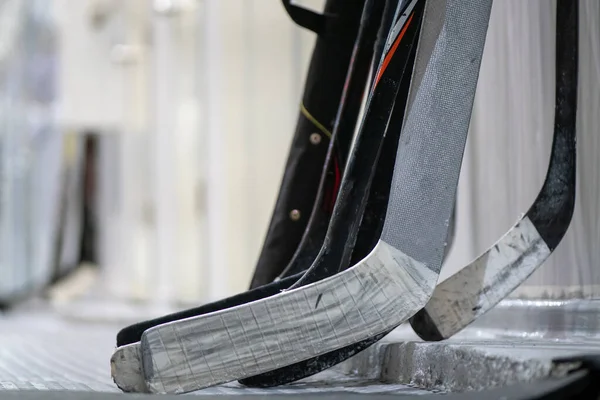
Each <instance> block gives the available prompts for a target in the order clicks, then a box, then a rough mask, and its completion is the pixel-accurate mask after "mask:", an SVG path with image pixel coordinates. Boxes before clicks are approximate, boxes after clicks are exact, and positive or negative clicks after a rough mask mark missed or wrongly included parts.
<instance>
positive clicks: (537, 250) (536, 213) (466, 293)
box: [410, 0, 578, 340]
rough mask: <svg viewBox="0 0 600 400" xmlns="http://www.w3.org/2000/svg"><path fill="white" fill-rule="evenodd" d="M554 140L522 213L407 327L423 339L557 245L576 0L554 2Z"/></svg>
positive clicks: (522, 274) (512, 282)
mask: <svg viewBox="0 0 600 400" xmlns="http://www.w3.org/2000/svg"><path fill="white" fill-rule="evenodd" d="M556 23H557V33H556V105H555V115H554V139H553V143H552V152H551V155H550V162H549V166H548V172H547V174H546V179H545V181H544V184H543V186H542V189H541V190H540V192H539V194H538V196H537V198H536V199H535V201H534V203H533V205H532V206H531V208H529V210H528V211H527V213H526V214H525V215H524V216H523V217H522V218H520V219H519V221H518V222H517V223H516V224H515V225H514V226H513V227H512V228H511V229H510V230H509V231H508V232H507V233H505V234H504V236H502V237H501V238H500V239H499V240H498V241H497V242H496V243H495V244H494V245H493V246H492V247H490V248H489V249H488V250H487V251H485V252H484V253H483V254H482V255H481V256H479V257H478V258H477V259H475V261H473V262H472V263H470V264H469V265H467V266H466V267H464V268H463V269H461V270H460V271H458V272H457V273H456V274H454V275H452V276H451V277H450V278H448V279H446V280H445V281H443V282H441V283H440V284H439V285H438V286H437V287H436V289H435V291H434V292H433V296H432V297H431V299H430V300H429V302H428V303H427V305H426V306H425V308H424V309H423V310H421V311H419V312H418V313H417V314H416V315H415V316H414V317H413V318H411V320H410V323H411V326H412V328H413V329H414V331H415V332H416V333H417V334H418V335H419V336H420V337H421V338H423V339H425V340H442V339H446V338H449V337H450V336H452V335H453V334H455V333H457V332H458V331H460V330H461V329H463V328H464V327H466V326H467V325H469V324H470V323H471V322H473V321H474V320H475V319H477V318H478V317H479V316H481V315H483V314H484V313H486V312H487V311H489V310H490V309H491V308H493V307H494V306H495V305H496V304H498V302H500V300H502V299H503V298H505V297H506V296H508V295H509V294H510V293H511V292H512V291H513V290H514V289H516V288H517V287H518V286H519V285H520V284H521V283H522V282H523V281H524V280H525V279H526V278H527V277H529V276H530V275H531V274H532V273H533V272H534V271H535V270H536V269H537V268H538V267H539V266H540V265H541V264H542V263H543V262H544V261H545V260H546V259H547V258H548V257H549V256H550V254H552V252H553V251H554V249H556V247H557V246H558V244H559V243H560V241H561V239H562V238H563V236H564V235H565V233H566V231H567V229H568V227H569V224H570V222H571V217H572V215H573V209H574V207H575V184H576V174H575V171H576V116H577V81H578V77H577V68H578V51H577V50H578V49H577V48H578V32H577V26H578V25H577V24H578V2H577V1H571V0H559V1H558V4H557V20H556Z"/></svg>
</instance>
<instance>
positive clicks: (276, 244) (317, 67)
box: [250, 0, 370, 288]
mask: <svg viewBox="0 0 600 400" xmlns="http://www.w3.org/2000/svg"><path fill="white" fill-rule="evenodd" d="M364 2H365V0H350V1H349V0H328V1H327V2H326V4H325V9H324V14H322V15H321V14H316V13H309V14H306V15H305V14H302V10H303V9H302V8H301V7H298V6H293V7H292V8H288V7H286V10H288V12H290V16H291V17H292V18H293V19H294V21H296V22H297V19H298V18H294V16H297V15H305V16H304V17H303V18H301V21H304V22H310V21H313V20H318V21H319V23H318V25H319V26H321V27H322V29H320V30H318V31H317V40H316V43H315V47H314V50H313V54H312V58H311V61H310V65H309V69H308V73H307V76H306V83H305V85H304V94H303V95H302V103H301V105H300V112H299V116H298V122H297V125H296V131H295V133H294V137H293V139H292V143H291V145H290V150H289V154H288V158H287V161H286V165H285V172H284V176H283V177H282V180H281V185H280V188H279V194H278V197H277V201H276V203H275V206H274V208H273V214H272V216H271V220H270V222H269V226H268V228H267V233H266V235H265V238H264V240H263V246H262V249H261V252H260V255H259V257H258V260H257V262H256V266H255V269H254V273H253V277H252V279H251V285H250V287H251V288H255V287H258V286H261V285H263V284H266V283H269V282H271V281H273V279H274V278H275V277H277V276H278V275H279V274H280V273H281V271H282V270H283V269H284V268H285V266H286V265H287V264H288V263H289V262H290V260H291V259H292V257H293V255H294V254H295V253H296V251H297V248H298V247H299V246H302V242H303V241H304V242H305V241H306V240H305V239H304V237H305V236H307V235H308V236H309V238H311V239H312V240H313V241H315V242H319V245H320V242H322V240H323V237H324V236H325V232H326V230H327V224H328V222H329V218H330V216H331V209H330V208H325V209H323V210H321V207H322V202H323V200H322V199H321V200H320V199H319V193H320V192H321V191H323V190H324V189H323V188H322V186H323V185H324V183H323V182H322V179H321V180H320V179H319V178H320V177H321V176H322V175H324V174H327V177H328V179H327V182H326V184H327V191H328V193H330V194H329V196H330V197H331V196H334V195H335V193H336V191H337V186H336V183H335V174H336V173H337V174H341V172H340V170H341V168H343V164H342V162H341V160H342V159H345V158H346V157H347V155H348V152H349V142H350V141H351V138H352V132H350V133H346V132H342V134H341V135H339V136H341V137H338V138H337V141H338V142H339V144H337V145H336V143H335V142H336V140H334V138H333V137H331V136H332V134H331V126H332V124H333V121H334V118H335V116H336V113H337V110H338V104H339V102H340V98H341V96H342V92H343V90H344V86H345V77H346V75H347V70H348V66H349V64H350V61H351V55H352V51H353V46H354V42H355V38H356V35H357V32H358V23H359V21H360V18H361V12H362V9H363V4H364ZM285 3H286V1H285V0H284V5H285ZM287 3H289V1H288V2H287ZM288 5H289V4H288ZM308 25H310V24H308ZM313 25H314V24H313ZM303 26H304V25H303ZM357 62H358V64H359V65H358V66H357V69H361V68H362V69H364V68H369V62H370V60H367V61H366V62H365V61H364V60H362V59H358V60H357ZM365 63H366V66H365V65H364V64H365ZM349 100H350V101H356V102H357V103H358V104H359V105H358V106H357V107H360V98H358V99H357V98H355V97H350V98H349ZM355 123H356V117H355V118H354V121H348V124H349V125H352V126H353V124H355ZM344 135H350V138H344ZM345 143H348V144H345ZM333 145H336V147H337V154H336V155H335V160H334V161H333V162H332V161H330V160H329V158H331V149H330V148H331V147H332V146H333ZM330 164H331V165H330ZM332 175H333V179H332ZM320 196H321V198H322V197H323V195H322V194H320ZM315 209H317V210H319V211H320V212H318V213H317V214H316V215H315V217H314V218H312V217H311V219H310V220H311V221H312V222H311V223H310V224H309V215H313V214H315V212H314V210H315ZM315 220H316V221H315ZM307 230H308V232H307ZM318 250H319V249H318V248H317V249H307V251H306V252H307V253H309V254H312V257H313V258H314V256H315V255H316V254H317V252H318ZM311 251H312V252H311ZM311 261H312V260H311ZM309 265H310V261H309V262H308V264H307V265H306V266H305V268H307V267H308V266H309Z"/></svg>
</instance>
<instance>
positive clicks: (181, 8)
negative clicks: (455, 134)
mask: <svg viewBox="0 0 600 400" xmlns="http://www.w3.org/2000/svg"><path fill="white" fill-rule="evenodd" d="M296 3H298V4H301V5H304V6H306V7H309V8H312V9H316V10H320V9H322V6H323V3H324V1H323V0H310V1H309V0H303V1H300V0H298V1H297V2H296ZM580 4H581V13H580V14H581V22H580V23H581V33H580V49H581V50H580V56H581V60H580V83H581V85H580V93H579V114H578V135H579V137H578V156H579V159H578V193H577V203H576V207H577V209H576V212H575V216H574V219H573V223H572V225H571V228H570V229H569V233H568V235H567V236H566V238H565V239H564V241H563V243H562V244H561V245H560V246H559V248H558V250H557V251H556V253H555V254H554V255H553V256H552V257H551V259H550V260H548V261H547V262H546V263H545V264H544V265H543V266H542V267H541V268H540V269H539V271H538V272H536V273H535V274H534V276H532V277H531V278H530V279H529V280H528V282H527V283H526V284H525V285H523V286H522V287H521V288H519V289H518V290H517V291H516V292H515V293H514V294H513V296H515V297H521V298H535V299H565V298H569V299H571V298H585V299H595V298H598V297H600V265H599V264H600V263H599V261H600V212H599V210H598V208H599V204H600V161H598V160H599V156H600V132H599V130H600V117H599V115H598V110H600V26H599V24H600V3H599V2H598V1H596V0H581V2H580ZM554 10H555V1H551V0H530V1H528V2H523V1H521V0H497V1H496V2H495V3H494V7H493V10H492V21H491V25H490V30H489V33H488V39H487V43H486V50H485V55H484V60H483V65H482V69H481V76H480V82H479V87H478V91H477V96H476V102H475V108H474V112H473V119H472V124H471V132H470V137H469V140H468V144H467V149H466V154H465V159H464V163H463V170H462V175H461V180H460V186H459V193H458V203H457V219H456V236H455V239H454V243H453V247H452V250H451V253H450V255H449V258H448V260H447V262H446V264H445V266H444V269H443V271H442V279H444V278H445V277H447V276H449V275H450V274H451V273H453V272H454V271H456V270H457V269H459V268H460V267H461V266H462V265H464V264H466V263H468V262H469V261H471V260H472V259H473V258H475V257H476V256H477V255H478V254H479V253H481V252H482V251H484V250H485V249H486V248H487V247H489V246H490V245H492V244H493V243H494V242H495V241H496V240H497V239H498V238H499V237H500V236H501V235H502V234H503V233H504V232H505V231H506V230H508V229H509V228H510V226H511V225H512V224H514V223H515V222H516V221H517V219H518V218H519V217H520V215H521V214H522V213H524V212H526V211H527V209H528V208H529V205H530V204H531V203H532V202H533V200H534V199H535V196H536V195H537V192H538V191H539V189H540V188H541V185H542V182H543V179H544V176H545V173H546V168H547V165H548V156H549V152H550V145H551V142H552V134H553V119H554V37H555V36H554V35H555V33H554V32H555V18H556V15H555V11H554ZM314 40H315V38H314V34H312V33H311V32H309V31H307V30H304V29H302V28H299V27H297V26H296V25H295V24H294V23H293V22H292V21H291V20H290V18H289V17H288V16H287V14H286V13H285V10H284V8H283V6H282V5H281V2H280V1H279V0H225V1H223V0H127V1H122V0H0V179H1V180H0V303H2V304H4V305H10V304H14V303H15V302H20V301H22V300H24V299H29V298H32V297H33V298H40V297H41V298H44V299H47V300H50V302H51V303H52V304H55V305H56V306H57V307H59V308H61V309H64V310H68V312H69V313H70V314H73V313H78V315H81V316H82V317H83V316H86V317H88V318H89V317H90V315H92V316H93V317H94V318H99V317H101V316H102V315H104V316H106V317H108V318H120V317H123V318H135V319H142V318H144V315H146V314H148V315H157V314H160V313H162V312H166V311H168V310H170V309H173V308H181V307H187V306H190V305H196V304H201V303H204V302H208V301H212V300H216V299H219V298H222V297H225V296H228V295H231V294H234V293H237V292H240V291H243V290H246V289H247V287H248V285H249V281H250V278H251V276H252V273H253V269H254V265H255V262H256V259H257V257H258V254H259V251H260V248H261V245H262V240H263V239H264V236H265V233H266V230H267V224H268V223H269V219H270V216H271V212H272V208H273V206H274V203H275V199H276V195H277V190H278V189H279V184H280V182H281V178H282V176H283V168H284V164H285V161H286V158H287V153H288V150H289V146H290V143H291V139H292V135H293V132H294V127H295V124H296V118H297V115H298V105H299V102H300V98H301V94H302V90H303V84H304V79H305V75H306V72H307V71H306V70H307V66H308V62H309V58H310V55H311V52H312V47H313V43H314ZM116 304H118V306H116ZM90 310H94V311H93V312H90ZM144 313H146V314H144Z"/></svg>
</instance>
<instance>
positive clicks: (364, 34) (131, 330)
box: [117, 0, 391, 383]
mask: <svg viewBox="0 0 600 400" xmlns="http://www.w3.org/2000/svg"><path fill="white" fill-rule="evenodd" d="M370 2H371V5H370V6H369V9H367V8H366V7H365V13H364V15H363V18H362V21H361V22H362V23H361V28H360V30H359V35H358V37H357V40H356V45H355V49H354V53H353V56H352V59H353V62H352V65H351V67H350V70H349V71H348V76H347V81H346V84H345V89H344V94H343V101H342V103H341V106H340V110H339V112H338V116H337V118H336V123H335V127H334V132H333V137H332V142H336V143H338V142H339V141H336V140H335V138H336V137H338V131H339V135H340V136H339V138H340V141H342V139H347V138H346V137H348V136H351V132H352V131H353V130H354V123H353V121H352V120H353V119H355V116H354V115H355V114H357V112H358V111H357V108H358V104H357V103H358V97H359V96H360V95H361V94H362V92H363V91H364V86H365V82H364V81H365V77H366V75H367V73H368V71H367V69H368V65H369V64H370V62H369V60H371V55H372V53H373V41H374V38H375V36H376V32H377V26H378V24H379V19H380V15H381V11H382V10H381V8H382V3H381V2H379V1H373V0H370ZM390 23H391V22H390ZM347 142H348V144H347V145H349V142H350V140H347ZM347 145H346V146H347ZM342 146H344V144H343V143H342ZM365 167H367V166H366V165H365ZM320 196H322V191H320V192H319V195H318V200H317V203H318V202H320V198H321V197H320ZM313 213H314V211H313ZM311 220H312V217H311ZM317 220H318V219H317ZM316 223H322V221H321V222H316ZM311 224H312V222H309V230H310V229H311V228H310V227H311V226H312V225H311ZM307 232H308V231H307ZM307 232H305V237H304V239H303V241H304V240H305V239H306V240H307V243H306V244H305V245H303V244H302V243H301V245H300V248H299V250H298V252H297V254H296V255H295V256H294V259H295V261H293V262H292V263H291V265H292V266H294V267H296V268H299V270H300V271H302V270H303V269H305V267H301V265H302V263H303V262H304V263H305V264H304V265H306V261H308V262H312V258H314V255H313V256H312V258H310V254H311V250H310V249H311V247H314V246H315V244H316V243H315V241H314V236H311V235H308V234H307ZM319 245H320V243H319ZM301 276H302V275H301V273H299V274H296V275H295V276H290V277H288V278H286V279H284V280H282V281H279V282H275V283H272V284H269V285H265V286H264V287H259V288H256V289H253V290H250V291H248V292H245V293H241V294H239V295H236V296H233V297H231V298H228V299H223V300H221V301H218V302H214V303H211V304H207V305H204V306H201V307H196V308H193V309H189V310H184V311H181V312H178V313H174V314H170V315H166V316H163V317H160V318H156V319H153V320H149V321H144V322H140V323H137V324H134V325H132V326H129V327H126V328H124V329H122V330H121V331H120V332H119V333H118V335H117V346H126V345H130V344H133V343H135V342H138V341H139V340H140V339H141V336H142V334H143V332H144V331H145V330H146V329H148V328H151V327H153V326H156V325H159V324H163V323H167V322H171V321H176V320H179V319H183V318H189V317H192V316H197V315H202V314H206V313H209V312H214V311H218V310H220V309H224V308H229V307H232V306H236V305H239V304H243V303H246V302H250V301H255V300H258V299H261V298H263V297H267V296H271V295H274V294H277V293H279V292H280V291H281V290H283V289H286V288H288V287H289V286H290V285H291V284H292V283H293V282H295V281H296V280H297V279H298V278H299V277H301ZM257 379H259V378H257ZM286 379H287V380H284V381H282V382H281V383H284V382H287V381H291V380H293V379H291V377H288V378H286Z"/></svg>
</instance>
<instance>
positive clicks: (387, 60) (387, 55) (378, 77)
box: [375, 13, 415, 86]
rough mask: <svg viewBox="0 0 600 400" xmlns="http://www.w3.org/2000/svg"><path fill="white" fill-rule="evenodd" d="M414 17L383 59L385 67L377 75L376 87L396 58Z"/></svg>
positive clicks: (409, 20) (407, 22) (405, 25)
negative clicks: (397, 50) (393, 58)
mask: <svg viewBox="0 0 600 400" xmlns="http://www.w3.org/2000/svg"><path fill="white" fill-rule="evenodd" d="M414 15H415V14H414V13H413V14H411V15H410V17H409V18H408V21H406V24H404V27H403V28H402V31H400V34H399V35H398V37H397V38H396V40H395V41H394V44H393V45H392V48H391V49H390V51H388V53H387V54H386V56H385V58H384V59H383V65H382V66H381V68H380V69H379V72H378V73H377V77H376V78H375V86H377V84H378V83H379V79H381V75H383V73H384V72H385V70H386V68H387V66H388V64H389V63H390V61H391V60H392V57H394V53H395V52H396V49H397V48H398V45H399V44H400V42H401V41H402V38H403V37H404V34H405V33H406V30H407V29H408V26H409V25H410V22H411V21H412V18H413V16H414Z"/></svg>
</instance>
